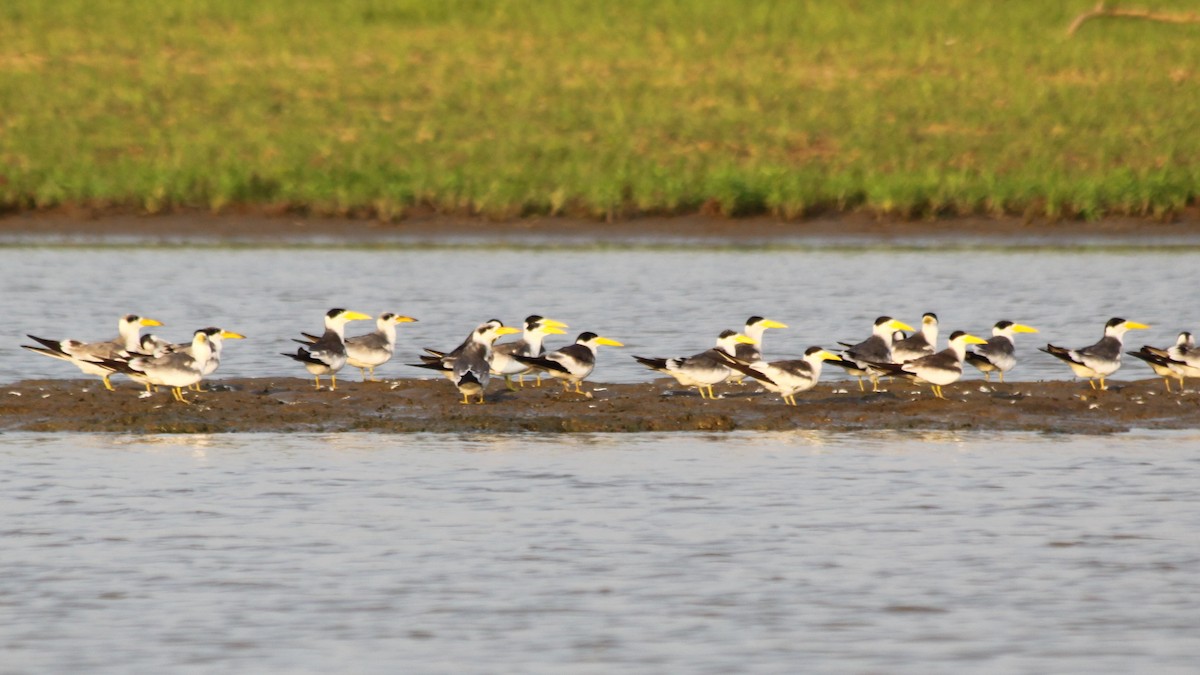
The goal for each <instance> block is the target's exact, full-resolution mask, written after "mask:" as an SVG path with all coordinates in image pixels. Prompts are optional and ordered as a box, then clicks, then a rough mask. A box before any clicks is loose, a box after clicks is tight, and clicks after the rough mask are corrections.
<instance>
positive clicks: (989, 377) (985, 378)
mask: <svg viewBox="0 0 1200 675" xmlns="http://www.w3.org/2000/svg"><path fill="white" fill-rule="evenodd" d="M983 381H984V382H991V381H992V371H990V370H985V371H983Z"/></svg>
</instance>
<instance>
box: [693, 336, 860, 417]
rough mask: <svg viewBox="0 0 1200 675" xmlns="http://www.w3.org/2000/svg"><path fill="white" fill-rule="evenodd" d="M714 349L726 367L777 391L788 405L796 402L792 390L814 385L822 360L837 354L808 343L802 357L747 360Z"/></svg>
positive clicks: (794, 391)
mask: <svg viewBox="0 0 1200 675" xmlns="http://www.w3.org/2000/svg"><path fill="white" fill-rule="evenodd" d="M714 351H716V353H717V356H719V357H720V358H722V359H724V360H725V362H726V364H728V366H729V367H730V368H733V369H734V370H737V371H739V372H741V373H743V374H745V375H749V376H750V377H752V378H754V379H756V380H758V381H759V382H761V383H762V386H764V387H766V388H767V390H768V391H773V392H775V393H776V394H779V395H780V396H781V397H782V398H783V402H784V403H786V404H788V405H796V394H799V393H800V392H804V391H808V390H809V389H812V388H813V387H815V386H817V381H818V380H820V379H821V366H822V365H823V364H824V363H825V361H826V360H836V359H840V358H841V357H839V356H838V355H837V354H832V353H830V352H827V351H825V350H824V349H822V348H820V347H809V348H808V349H806V350H805V351H804V358H802V359H791V360H787V361H771V362H770V363H768V362H766V361H762V360H759V361H755V362H752V363H747V362H745V361H743V360H741V359H738V358H734V357H730V356H727V355H725V354H724V352H721V351H718V350H714Z"/></svg>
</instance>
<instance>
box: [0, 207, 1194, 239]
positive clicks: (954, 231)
mask: <svg viewBox="0 0 1200 675" xmlns="http://www.w3.org/2000/svg"><path fill="white" fill-rule="evenodd" d="M864 243H870V244H875V245H898V246H906V245H907V246H912V245H915V246H922V245H925V246H941V245H946V244H960V245H991V246H1060V247H1061V246H1067V247H1071V246H1179V245H1186V246H1200V217H1191V216H1189V217H1184V218H1181V219H1178V220H1176V221H1174V222H1158V221H1151V220H1147V219H1139V218H1128V217H1121V218H1104V219H1101V220H1097V221H1057V222H1049V221H1045V220H1033V221H1028V220H1025V219H1022V218H1018V217H1003V218H991V217H963V218H944V219H930V220H898V219H879V218H876V217H873V216H869V215H865V214H854V213H848V214H833V215H829V216H821V217H816V218H811V219H807V220H797V221H782V220H777V219H774V218H769V217H752V218H723V217H718V216H704V215H690V216H671V217H659V216H653V217H651V216H647V217H641V218H635V219H630V220H618V221H616V222H611V223H610V222H601V221H594V220H586V219H579V218H564V217H544V218H525V219H517V220H490V219H487V218H482V217H458V216H441V215H429V216H418V217H412V218H407V219H404V220H400V221H396V222H382V221H378V220H367V219H355V218H324V217H307V216H305V217H295V216H286V215H283V216H274V215H267V214H255V213H241V214H224V215H221V214H217V215H214V214H211V213H207V212H180V213H171V214H162V215H136V214H100V215H89V214H87V213H83V212H69V211H63V212H51V213H20V214H14V215H8V216H4V217H0V245H10V246H11V245H56V244H59V245H121V244H130V245H138V244H143V245H144V244H157V245H183V246H186V245H219V244H228V245H247V246H271V245H305V244H309V245H342V246H372V245H392V246H421V245H451V246H453V245H509V246H587V245H631V246H639V245H644V246H654V245H668V246H669V245H683V246H687V245H692V246H695V245H738V246H765V245H780V244H783V245H786V244H794V245H816V246H821V245H826V246H839V245H846V246H855V245H863V244H864Z"/></svg>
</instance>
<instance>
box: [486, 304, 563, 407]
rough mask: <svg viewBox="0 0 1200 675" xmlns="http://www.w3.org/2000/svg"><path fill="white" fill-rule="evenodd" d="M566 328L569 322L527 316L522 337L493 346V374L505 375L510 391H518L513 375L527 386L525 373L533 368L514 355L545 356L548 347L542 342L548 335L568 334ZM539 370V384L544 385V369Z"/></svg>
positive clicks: (522, 384)
mask: <svg viewBox="0 0 1200 675" xmlns="http://www.w3.org/2000/svg"><path fill="white" fill-rule="evenodd" d="M564 328H569V326H567V324H565V323H563V322H561V321H555V320H554V319H548V318H546V317H544V316H538V315H537V314H532V315H530V316H527V317H525V330H524V331H522V334H521V339H519V340H516V341H514V342H505V343H502V344H498V345H495V346H493V347H492V374H493V375H501V376H503V377H504V386H505V387H507V388H508V390H509V391H516V389H517V388H516V387H514V386H513V384H512V377H513V376H514V375H516V376H517V382H518V383H520V385H521V386H522V387H524V386H525V373H528V372H529V371H530V370H531V369H530V367H529V366H527V365H525V364H524V363H521V362H520V361H518V360H516V359H515V358H513V357H514V356H544V355H545V354H546V348H545V347H544V346H543V345H542V342H543V341H544V340H545V339H546V336H547V335H566V333H567V332H566V331H565V330H563V329H564ZM536 372H537V386H539V387H540V386H542V371H540V370H539V371H536Z"/></svg>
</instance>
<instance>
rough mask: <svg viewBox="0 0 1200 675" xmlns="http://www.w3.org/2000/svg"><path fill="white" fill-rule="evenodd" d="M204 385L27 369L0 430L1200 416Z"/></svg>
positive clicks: (744, 425) (764, 425)
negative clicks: (48, 376)
mask: <svg viewBox="0 0 1200 675" xmlns="http://www.w3.org/2000/svg"><path fill="white" fill-rule="evenodd" d="M205 386H206V387H207V388H208V391H204V392H199V393H197V392H191V393H189V394H188V400H189V404H186V405H185V404H181V403H178V402H175V401H173V400H172V398H171V395H170V393H169V392H168V391H165V390H164V391H160V392H156V393H154V394H150V395H146V394H144V393H143V390H141V389H139V388H138V387H136V386H134V385H132V384H129V383H120V384H119V385H118V388H117V390H116V391H111V392H110V391H106V390H105V389H104V388H103V386H102V385H101V384H100V382H99V381H97V380H90V379H89V380H82V379H73V380H27V381H23V382H17V383H13V384H8V385H4V386H0V430H4V431H47V432H62V431H78V432H120V433H223V432H353V431H366V432H383V433H409V432H451V433H458V432H463V433H479V432H484V433H511V432H535V433H565V432H653V431H735V430H762V431H789V430H819V431H859V430H878V429H910V430H917V431H922V430H928V431H934V430H961V431H966V430H994V431H1036V432H1047V433H1081V434H1106V433H1116V432H1122V431H1127V430H1130V429H1134V428H1139V429H1200V393H1197V392H1195V391H1191V390H1186V391H1185V393H1182V394H1181V393H1167V392H1166V391H1165V390H1164V388H1163V386H1162V383H1161V381H1160V380H1157V379H1152V380H1142V381H1136V382H1110V383H1109V389H1108V390H1107V391H1096V390H1092V389H1090V388H1089V387H1088V385H1087V384H1086V383H1083V382H1068V381H1053V382H1008V383H1005V384H998V383H991V384H988V383H985V382H981V381H978V380H975V381H970V382H960V383H958V384H955V385H952V386H948V387H947V388H946V395H947V397H948V399H947V400H938V399H935V398H933V397H932V395H931V394H930V393H929V391H928V389H927V388H919V387H916V386H915V385H911V384H908V383H900V384H897V383H890V384H888V385H887V386H885V387H883V388H884V389H885V391H882V392H879V393H871V392H869V391H868V392H860V391H859V390H858V387H857V385H855V384H854V383H853V382H845V381H838V382H830V383H825V384H820V385H818V386H817V387H816V388H814V389H813V390H811V391H809V392H806V393H803V394H800V395H798V396H797V401H798V405H797V406H795V407H792V406H787V405H784V404H783V402H782V401H781V400H780V399H779V398H778V397H777V396H775V395H773V394H769V393H765V392H762V391H761V390H760V389H759V388H758V387H757V386H755V385H749V384H748V385H741V386H737V385H727V386H725V387H724V388H723V389H720V388H719V389H718V392H719V393H720V394H721V397H720V398H717V399H715V400H705V399H701V398H700V396H699V395H698V394H696V393H695V391H694V390H687V389H682V388H680V387H679V386H678V385H676V384H675V383H674V382H673V381H671V380H656V381H654V382H646V383H639V384H602V383H601V384H593V383H585V385H584V388H585V391H586V392H587V393H586V394H583V395H580V394H576V393H573V392H564V391H563V390H562V389H561V388H560V387H559V386H558V385H557V383H553V382H550V383H547V384H545V385H543V386H542V387H534V386H532V384H530V385H528V386H526V387H524V388H519V389H518V390H517V391H508V390H506V389H504V388H503V386H500V385H499V384H498V383H495V382H494V383H493V384H492V386H491V389H490V391H489V393H488V395H487V398H486V401H485V403H483V404H474V403H472V404H470V405H464V404H462V403H461V397H459V396H458V394H457V392H456V391H455V389H454V387H453V386H452V385H450V383H448V382H447V381H445V380H444V379H395V380H382V381H378V382H354V381H346V380H343V381H341V382H339V385H338V388H337V390H335V391H330V390H328V389H327V388H323V389H321V390H316V389H315V388H314V386H313V383H312V380H307V379H301V378H245V379H238V378H233V379H221V380H214V381H210V382H206V383H205Z"/></svg>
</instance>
